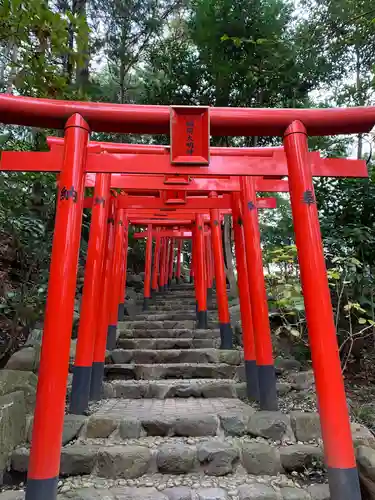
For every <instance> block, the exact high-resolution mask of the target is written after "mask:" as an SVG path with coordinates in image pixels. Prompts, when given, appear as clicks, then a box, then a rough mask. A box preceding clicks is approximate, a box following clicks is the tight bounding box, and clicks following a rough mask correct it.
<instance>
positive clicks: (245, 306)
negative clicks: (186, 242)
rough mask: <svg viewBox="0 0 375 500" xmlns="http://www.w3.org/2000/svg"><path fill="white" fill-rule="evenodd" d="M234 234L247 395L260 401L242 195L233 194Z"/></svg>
mask: <svg viewBox="0 0 375 500" xmlns="http://www.w3.org/2000/svg"><path fill="white" fill-rule="evenodd" d="M232 216H233V233H234V244H235V252H236V263H237V284H238V295H239V299H240V310H241V327H242V340H243V350H244V358H245V374H246V388H247V395H248V397H249V398H250V399H253V400H256V401H257V400H259V383H258V368H257V365H256V353H255V340H254V328H253V318H252V314H251V304H250V292H249V275H248V272H247V263H246V251H245V238H244V232H243V223H242V207H241V197H240V193H233V194H232Z"/></svg>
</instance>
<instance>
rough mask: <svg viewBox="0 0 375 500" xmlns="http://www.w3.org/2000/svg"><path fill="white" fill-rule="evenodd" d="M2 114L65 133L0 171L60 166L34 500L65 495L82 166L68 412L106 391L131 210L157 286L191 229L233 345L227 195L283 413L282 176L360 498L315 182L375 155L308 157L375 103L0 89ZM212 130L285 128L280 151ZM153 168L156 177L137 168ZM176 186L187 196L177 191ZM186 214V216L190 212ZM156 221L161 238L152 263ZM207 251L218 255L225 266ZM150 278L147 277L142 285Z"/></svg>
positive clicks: (251, 385) (252, 387)
mask: <svg viewBox="0 0 375 500" xmlns="http://www.w3.org/2000/svg"><path fill="white" fill-rule="evenodd" d="M0 120H1V121H2V122H3V123H12V124H18V125H26V126H36V127H45V128H60V129H62V128H64V130H65V135H64V139H63V141H61V140H58V139H51V140H50V151H49V152H47V153H37V152H4V153H3V154H2V158H1V170H7V171H12V170H18V171H27V170H33V171H42V172H43V171H45V172H56V173H59V182H58V194H57V210H56V221H55V233H54V239H53V248H52V256H51V267H50V280H49V287H48V299H47V305H46V316H45V323H44V334H43V345H42V351H41V360H40V369H39V380H38V390H37V402H36V409H35V416H34V426H33V437H32V446H31V454H30V460H29V468H28V481H27V487H26V499H27V500H41V499H43V500H56V497H57V483H58V476H59V466H60V451H61V438H62V429H63V421H64V407H65V396H66V384H67V375H68V368H69V367H68V364H69V346H70V337H71V330H72V322H73V306H74V296H75V289H76V274H77V263H78V252H79V244H80V234H81V221H82V211H83V206H84V187H85V176H86V174H92V173H95V174H97V175H96V178H95V187H94V196H93V203H92V222H91V229H90V241H89V249H88V256H87V265H86V270H85V285H84V296H83V299H82V309H81V316H80V328H79V337H78V338H79V340H78V345H77V354H76V360H75V367H74V379H75V382H74V384H73V389H72V402H71V409H72V411H74V412H80V411H82V409H84V408H85V407H86V406H87V400H88V396H87V395H88V394H89V393H90V392H91V398H93V399H99V398H100V397H101V394H100V392H101V382H102V379H103V369H104V356H105V347H106V342H107V340H108V341H109V342H111V341H112V340H111V339H113V335H112V333H113V331H114V330H115V327H116V323H117V320H118V316H119V314H120V317H121V314H122V312H121V308H122V309H123V304H124V299H125V297H124V289H125V276H126V254H127V252H126V249H127V234H128V231H127V228H128V224H129V220H130V221H134V223H139V224H142V225H146V226H147V252H146V253H147V257H146V266H147V271H146V274H147V276H148V279H151V287H152V289H154V290H156V289H157V288H159V289H160V288H163V289H164V287H165V285H166V284H167V283H168V279H170V277H171V274H170V270H171V267H170V263H171V262H172V269H173V255H174V246H173V243H172V242H173V239H174V238H175V235H174V233H173V231H174V229H173V228H176V230H178V231H182V230H184V231H191V233H192V240H193V271H194V281H195V282H196V298H197V305H198V309H197V314H198V326H199V327H205V326H206V324H207V284H208V285H209V286H212V278H213V276H215V279H216V287H217V290H218V302H220V304H221V305H219V322H220V326H221V329H222V347H225V348H227V347H231V346H230V345H227V342H228V341H229V343H230V338H231V335H230V331H229V329H230V319H229V314H227V309H228V307H227V298H226V290H225V289H224V287H225V277H224V274H223V266H224V264H223V255H222V246H221V244H220V245H219V241H220V235H221V233H220V231H221V228H220V211H221V210H222V207H223V204H227V203H228V206H227V205H225V209H229V210H231V212H232V215H233V222H234V235H235V247H236V260H237V268H238V285H239V294H240V306H241V314H242V326H243V336H244V347H245V360H246V363H245V364H246V371H247V374H248V378H247V382H248V391H249V395H251V396H253V397H255V398H259V402H260V406H261V408H263V409H270V410H275V409H277V398H276V390H275V371H274V367H273V357H272V345H271V336H270V327H269V322H268V310H267V298H266V290H265V285H264V276H263V265H262V253H261V246H260V231H259V223H258V215H257V208H258V207H257V198H256V191H257V190H260V189H262V188H261V187H260V186H262V185H265V184H262V183H266V184H267V182H271V183H272V182H275V189H274V190H275V191H277V190H278V187H279V188H280V190H281V191H286V190H288V189H289V192H290V198H291V207H292V214H293V222H294V230H295V236H296V245H297V250H298V259H299V265H300V274H301V282H302V288H303V295H304V301H305V307H306V317H307V325H308V330H309V339H310V347H311V355H312V361H313V369H314V375H315V382H316V389H317V396H318V406H319V412H320V420H321V428H322V436H323V441H324V451H325V461H326V464H327V467H328V476H329V485H330V493H331V498H332V499H333V500H360V498H361V494H360V488H359V481H358V474H357V470H356V463H355V456H354V450H353V443H352V436H351V431H350V424H349V415H348V409H347V404H346V398H345V391H344V384H343V379H342V374H341V367H340V359H339V354H338V347H337V341H336V332H335V326H334V322H333V317H332V307H331V301H330V293H329V288H328V282H327V276H326V268H325V262H324V255H323V248H322V242H321V235H320V227H319V221H318V212H317V206H316V200H315V195H314V187H313V182H312V178H313V176H333V177H334V176H337V177H340V176H342V177H366V176H367V172H366V165H365V163H364V162H362V161H356V160H343V159H328V160H327V159H322V158H321V157H320V155H319V153H317V152H312V153H309V152H308V146H307V137H308V135H311V136H313V135H335V134H348V133H366V132H368V131H369V130H370V129H371V128H372V126H373V125H374V123H375V108H371V107H369V108H345V109H246V108H205V107H185V106H171V107H168V106H137V105H114V104H106V103H89V102H84V103H83V102H73V101H71V102H66V101H53V100H48V99H33V98H27V97H14V96H9V95H0ZM91 131H101V132H121V133H134V134H168V133H169V134H170V146H169V147H165V146H142V145H118V144H116V145H113V144H108V145H105V144H100V143H99V144H98V143H90V142H89V134H90V132H91ZM210 135H214V136H215V135H220V136H223V135H230V136H236V135H237V136H240V135H241V136H244V135H245V136H251V135H256V136H261V135H265V136H282V137H283V141H284V147H283V148H210V144H209V138H210ZM111 174H113V175H111ZM118 174H121V175H118ZM145 174H147V182H144V178H143V179H142V177H141V176H142V175H143V176H144V175H145ZM283 177H288V182H286V181H285V180H283V179H282V178H283ZM88 178H89V176H88ZM280 182H281V184H279V186H277V184H278V183H280ZM144 184H148V185H150V188H148V187H145V186H144ZM91 185H92V184H91ZM177 186H178V188H177V189H176V187H177ZM111 187H112V188H120V189H122V190H123V191H124V192H125V193H130V194H131V193H133V194H134V192H135V193H137V194H138V195H142V196H147V193H146V194H145V192H147V191H154V192H156V193H161V196H159V198H158V199H155V200H153V201H150V200H149V201H147V202H146V201H145V200H144V199H143V200H141V201H140V202H139V203H138V205H136V206H135V205H134V204H133V205H132V203H136V200H131V199H130V198H131V196H130V195H129V194H126V195H124V196H115V195H111ZM174 190H177V191H178V192H179V193H181V192H184V193H185V194H183V195H179V196H178V197H177V198H176V197H174V195H173V191H174ZM171 191H172V193H171ZM189 191H191V192H193V193H194V192H195V194H196V195H198V194H199V195H200V196H201V201H199V200H198V198H197V199H195V200H193V201H192V199H190V200H189V199H188V197H189ZM168 193H169V194H168ZM190 194H191V193H190ZM228 195H229V198H228V197H227V196H228ZM202 196H203V198H202ZM229 199H230V203H229ZM176 200H177V202H176ZM181 200H182V201H184V203H181ZM194 204H196V205H194ZM205 204H206V205H205ZM165 207H168V208H171V207H173V208H174V209H175V211H174V212H175V219H173V218H172V217H173V216H172V215H171V214H172V212H171V213H170V215H168V218H169V221H167V220H165V213H166V211H165ZM183 207H185V208H183ZM142 210H144V212H143V213H142ZM184 211H185V215H188V217H186V219H180V217H183V216H184ZM163 216H164V218H163ZM183 221H184V222H186V225H185V224H182V222H183ZM168 222H170V223H171V225H170V226H169V224H168ZM205 226H206V227H207V229H206V230H205ZM208 226H209V227H208ZM168 227H170V228H171V229H167V228H168ZM154 231H156V232H160V234H159V235H158V236H156V238H155V240H156V241H155V252H154V266H153V270H152V273H151V271H150V269H151V268H150V266H151V254H152V237H153V234H154ZM168 231H172V232H171V233H169V232H168ZM205 238H210V239H211V240H212V241H211V244H212V247H211V244H210V245H205ZM220 243H221V242H220ZM207 248H208V249H209V250H208V251H209V252H211V251H212V252H213V255H214V261H215V270H213V269H212V266H210V262H211V261H210V260H209V255H207ZM171 255H172V257H171ZM168 266H169V267H168ZM179 272H180V271H178V272H177V274H178V273H179ZM151 274H152V275H151ZM207 277H208V278H207ZM149 287H150V283H149V282H147V283H146V289H147V290H146V293H148V289H149ZM219 297H220V299H219ZM146 298H147V299H149V298H150V295H148V296H147V297H146ZM146 302H147V301H146ZM98 304H100V307H99V306H98ZM220 311H221V312H220ZM111 331H112V333H111ZM258 379H259V380H258ZM74 395H76V396H74Z"/></svg>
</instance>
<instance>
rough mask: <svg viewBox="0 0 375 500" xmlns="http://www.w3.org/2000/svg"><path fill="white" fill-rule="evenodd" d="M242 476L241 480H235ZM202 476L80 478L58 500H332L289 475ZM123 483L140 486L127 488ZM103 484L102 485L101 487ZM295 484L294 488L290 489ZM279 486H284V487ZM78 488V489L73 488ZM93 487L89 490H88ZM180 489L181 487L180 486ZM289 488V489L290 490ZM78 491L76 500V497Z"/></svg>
mask: <svg viewBox="0 0 375 500" xmlns="http://www.w3.org/2000/svg"><path fill="white" fill-rule="evenodd" d="M236 476H238V478H239V479H237V480H236V479H235V478H236ZM212 479H213V477H212V476H207V475H201V474H186V475H185V477H184V478H183V479H180V478H179V476H177V477H176V476H174V475H170V478H169V476H168V475H166V474H149V475H146V476H143V477H142V478H141V479H138V480H134V479H130V480H126V479H119V480H117V481H115V480H110V481H112V483H114V485H113V486H112V485H111V486H110V487H108V486H107V485H106V484H105V485H104V484H103V483H104V482H108V480H103V479H102V478H95V477H90V479H89V480H87V479H85V480H84V479H82V480H81V481H82V483H83V484H84V485H85V486H84V487H82V485H81V484H80V483H78V482H77V478H75V477H74V478H71V479H67V480H66V481H65V482H64V483H63V484H62V485H61V488H60V490H59V491H64V492H66V491H68V492H69V493H66V494H64V493H61V494H59V495H58V497H57V498H58V500H72V498H73V500H232V499H233V500H238V499H239V500H249V499H251V500H329V498H330V495H329V487H328V484H311V485H304V486H303V487H301V486H300V484H299V483H298V482H297V481H296V483H293V481H292V480H291V479H289V478H287V477H286V476H285V475H284V476H280V477H278V478H277V484H275V482H276V480H275V479H273V480H269V481H268V482H266V483H265V482H257V481H256V478H255V479H254V478H251V479H250V480H249V479H248V480H247V481H246V479H245V478H244V477H242V476H241V475H240V474H230V475H229V476H225V477H222V478H215V480H214V481H213V480H212ZM122 482H125V483H127V484H131V485H134V484H135V483H138V484H139V483H140V485H139V486H123V485H122ZM98 483H99V484H98ZM290 483H291V485H289V484H290ZM279 484H281V485H282V486H281V487H280V486H279ZM73 485H74V486H73ZM87 485H89V486H87ZM176 485H177V486H176ZM286 485H289V486H286ZM73 488H74V497H72V495H73V491H72V490H73ZM0 500H23V497H18V496H14V497H13V496H12V497H8V496H7V497H4V499H2V496H1V494H0Z"/></svg>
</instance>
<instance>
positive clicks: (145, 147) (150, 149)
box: [47, 136, 283, 157]
mask: <svg viewBox="0 0 375 500" xmlns="http://www.w3.org/2000/svg"><path fill="white" fill-rule="evenodd" d="M47 144H48V145H49V146H50V147H51V148H53V147H54V146H59V147H63V146H64V139H62V138H61V137H53V136H49V137H47ZM88 148H89V149H90V150H91V152H95V153H104V152H106V153H121V154H144V155H149V154H152V155H168V156H169V155H170V149H171V148H170V146H165V145H162V144H126V143H121V142H98V141H90V142H89V144H88ZM277 151H283V146H273V147H272V146H271V147H260V148H228V147H218V146H212V147H210V156H258V157H259V156H261V157H271V156H272V155H273V153H275V152H277Z"/></svg>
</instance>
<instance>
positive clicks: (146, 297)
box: [143, 224, 152, 311]
mask: <svg viewBox="0 0 375 500" xmlns="http://www.w3.org/2000/svg"><path fill="white" fill-rule="evenodd" d="M151 267H152V224H149V225H148V228H147V241H146V255H145V281H144V293H143V310H144V311H147V310H148V306H149V303H150V300H151Z"/></svg>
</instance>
